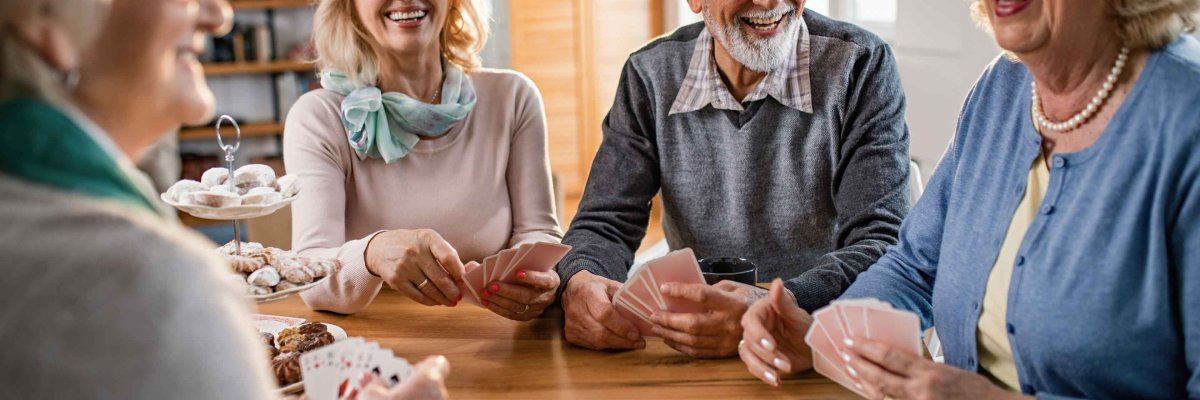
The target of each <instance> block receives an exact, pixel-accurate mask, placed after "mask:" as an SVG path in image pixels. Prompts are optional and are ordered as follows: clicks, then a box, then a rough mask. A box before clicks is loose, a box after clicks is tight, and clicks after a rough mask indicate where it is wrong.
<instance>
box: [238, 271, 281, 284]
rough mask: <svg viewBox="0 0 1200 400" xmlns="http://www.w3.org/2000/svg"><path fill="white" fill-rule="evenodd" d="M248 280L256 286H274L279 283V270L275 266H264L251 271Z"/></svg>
mask: <svg viewBox="0 0 1200 400" xmlns="http://www.w3.org/2000/svg"><path fill="white" fill-rule="evenodd" d="M246 282H247V283H249V284H251V285H254V286H272V287H274V286H275V285H278V284H279V270H276V269H275V267H269V266H268V267H263V268H259V269H258V270H257V271H254V272H251V273H250V276H249V277H247V278H246Z"/></svg>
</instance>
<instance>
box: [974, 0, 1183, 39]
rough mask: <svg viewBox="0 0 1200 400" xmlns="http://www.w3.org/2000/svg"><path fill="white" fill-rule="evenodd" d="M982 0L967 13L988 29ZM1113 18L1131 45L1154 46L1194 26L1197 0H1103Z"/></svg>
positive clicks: (1119, 31) (1120, 33) (988, 23)
mask: <svg viewBox="0 0 1200 400" xmlns="http://www.w3.org/2000/svg"><path fill="white" fill-rule="evenodd" d="M983 1H985V0H975V2H974V3H973V4H971V17H972V18H974V19H975V23H977V24H979V26H980V27H982V28H983V29H984V30H986V31H988V32H989V33H990V32H991V31H992V26H991V20H990V19H988V16H987V12H986V11H985V10H984V8H983V7H984V4H983ZM1105 3H1106V4H1107V5H1108V6H1109V9H1110V10H1111V12H1112V14H1113V16H1114V17H1115V18H1116V19H1117V26H1118V27H1119V28H1118V29H1119V30H1118V32H1117V34H1118V36H1119V37H1120V38H1121V40H1122V41H1123V42H1124V43H1125V45H1126V46H1129V48H1131V49H1150V50H1154V49H1158V48H1159V47H1162V46H1165V45H1167V44H1169V43H1171V42H1172V41H1174V40H1175V39H1176V38H1178V37H1179V35H1181V34H1183V33H1184V32H1191V31H1193V30H1195V29H1196V12H1197V10H1200V0H1105Z"/></svg>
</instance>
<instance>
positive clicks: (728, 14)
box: [558, 0, 909, 357]
mask: <svg viewBox="0 0 1200 400" xmlns="http://www.w3.org/2000/svg"><path fill="white" fill-rule="evenodd" d="M689 4H690V6H691V9H692V11H694V12H697V13H701V14H702V15H703V17H704V22H703V23H697V24H693V25H689V26H685V27H682V28H680V29H679V30H677V31H675V32H674V33H672V34H670V35H669V36H665V37H662V38H659V39H657V40H654V41H653V42H651V43H650V44H648V45H646V46H645V47H643V48H642V49H640V50H638V51H637V52H634V53H633V54H632V55H630V57H629V60H628V61H627V62H626V63H625V67H624V71H623V73H622V76H621V81H620V86H619V87H618V88H617V94H616V99H615V101H614V103H613V106H612V109H611V110H610V111H609V113H608V116H607V117H606V118H605V120H604V125H603V130H604V141H603V143H602V144H601V146H600V149H599V152H598V153H597V154H596V157H595V160H594V161H593V164H592V170H591V175H590V177H589V179H588V183H587V187H586V189H585V191H584V194H583V199H582V201H581V203H580V206H579V213H578V214H577V215H576V217H575V220H574V221H573V222H572V223H571V227H570V230H569V231H568V233H567V235H566V237H565V238H564V239H563V243H565V244H569V245H571V246H573V247H574V250H573V251H572V252H571V253H569V254H568V255H567V256H566V257H565V258H564V259H563V260H562V261H561V262H560V263H559V264H558V272H559V274H560V276H561V278H562V282H566V284H565V285H562V286H561V287H562V289H560V291H561V293H560V299H561V302H562V305H563V309H564V312H565V318H566V326H565V334H566V339H567V340H568V341H569V342H571V343H574V344H576V345H579V346H582V347H586V348H590V349H596V350H600V349H633V348H641V347H643V346H645V342H644V341H643V340H642V337H641V335H640V334H639V333H638V331H637V329H636V328H634V326H633V325H632V324H631V323H630V322H629V321H627V320H625V319H622V318H621V316H619V315H618V314H617V313H616V310H615V309H614V307H613V305H612V296H613V294H614V293H615V291H616V289H617V288H618V287H619V285H620V283H618V281H624V280H625V277H626V276H627V274H628V269H629V267H630V264H631V263H632V261H633V258H634V251H635V250H636V249H637V248H638V246H639V244H640V243H641V240H642V237H643V236H644V235H645V231H646V224H647V222H648V220H649V215H650V207H651V204H650V203H651V199H652V198H653V197H654V196H655V194H657V193H660V192H661V194H662V204H663V211H664V215H663V226H664V229H665V233H666V237H667V242H668V243H669V244H670V247H671V248H673V249H679V248H685V247H689V248H691V249H693V251H695V253H696V255H697V256H698V257H701V258H703V257H711V256H732V257H741V258H746V259H749V260H750V261H752V262H753V263H755V264H756V265H757V266H758V277H759V279H760V282H762V281H767V280H770V279H774V278H782V279H784V280H785V281H786V282H785V286H786V287H787V289H788V290H789V291H790V292H791V294H792V295H793V297H794V298H795V300H796V302H797V303H798V304H799V305H800V306H801V307H803V308H804V309H806V310H809V311H813V310H815V309H818V308H820V307H823V306H825V305H826V304H828V303H829V302H830V301H831V300H833V299H835V298H837V297H838V295H840V294H841V293H842V291H844V290H845V289H846V288H847V287H848V286H850V284H851V283H852V282H853V281H854V279H855V277H856V276H857V275H858V274H859V273H861V272H863V271H864V270H865V269H866V268H867V266H869V265H871V264H872V263H874V262H875V260H876V259H877V258H879V257H880V256H881V255H883V253H884V249H885V247H887V246H890V245H893V244H895V243H896V236H897V233H898V230H899V227H900V221H901V219H903V217H904V215H905V213H907V211H908V208H909V204H908V199H907V196H908V186H907V176H908V173H909V167H908V166H909V161H908V128H907V126H906V125H905V123H904V94H903V93H902V92H901V87H900V79H899V76H898V74H897V71H896V64H895V60H894V58H893V56H892V53H891V50H890V49H889V48H888V46H887V44H886V43H885V42H884V41H883V40H880V39H879V38H878V37H876V36H875V35H873V34H871V33H869V32H867V31H866V30H863V29H862V28H859V27H856V26H854V25H851V24H848V23H844V22H839V21H835V20H831V19H829V18H827V17H825V16H822V15H819V14H817V13H814V12H812V11H805V10H804V0H690V1H689ZM660 290H661V292H662V294H663V296H673V297H680V298H686V299H690V300H692V301H697V302H701V303H704V305H705V307H706V308H707V309H708V311H707V312H704V313H689V314H682V313H667V312H660V313H658V314H656V315H654V316H652V317H651V321H652V322H653V323H654V333H656V334H658V335H659V336H661V337H662V338H663V339H664V341H665V343H666V344H667V345H669V346H671V347H672V348H674V349H676V350H679V351H680V352H683V353H685V354H688V355H690V356H693V357H729V356H733V355H735V354H737V349H738V342H739V339H740V338H741V335H742V328H741V325H740V320H741V317H742V314H743V313H744V312H745V310H746V309H747V307H748V305H749V304H750V303H751V302H753V301H754V300H755V299H757V298H759V297H762V296H764V295H766V293H767V291H766V290H764V289H761V288H758V287H755V286H750V285H744V284H738V283H733V282H729V281H725V282H721V283H719V284H717V285H714V286H707V285H702V284H692V285H684V284H666V285H663V286H662V287H661V288H660Z"/></svg>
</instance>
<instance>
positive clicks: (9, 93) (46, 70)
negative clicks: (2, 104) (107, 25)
mask: <svg viewBox="0 0 1200 400" xmlns="http://www.w3.org/2000/svg"><path fill="white" fill-rule="evenodd" d="M109 4H110V2H109V0H0V100H6V99H11V98H16V97H32V98H37V99H40V100H46V101H51V102H60V101H62V100H63V99H65V97H66V95H67V86H68V84H69V81H70V80H71V79H76V80H77V79H78V76H77V75H74V72H73V71H58V70H56V69H55V68H54V67H53V66H51V65H50V64H49V63H47V62H46V60H45V59H44V58H43V57H42V56H41V55H39V54H38V51H37V49H33V48H30V45H29V43H27V42H26V41H25V39H24V38H23V37H22V36H21V35H18V34H17V33H16V32H15V29H17V27H16V23H17V22H18V21H19V20H20V19H22V18H28V17H30V16H33V15H37V14H41V15H46V16H49V17H51V18H53V19H54V20H55V21H56V22H57V23H58V24H59V25H60V26H61V27H62V28H63V29H64V31H65V32H66V34H67V36H68V39H70V40H71V42H72V43H73V44H75V45H76V46H77V50H79V51H80V52H82V51H83V50H84V49H86V48H87V47H88V46H89V45H90V43H91V41H92V40H94V39H95V37H96V35H97V34H98V33H99V31H100V26H101V21H103V20H104V16H106V15H107V11H108V5H109Z"/></svg>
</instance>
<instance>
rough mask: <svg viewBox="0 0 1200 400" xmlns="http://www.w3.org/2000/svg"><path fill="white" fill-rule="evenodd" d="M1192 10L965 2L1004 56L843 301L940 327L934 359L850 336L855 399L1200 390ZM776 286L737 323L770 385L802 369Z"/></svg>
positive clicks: (1199, 160)
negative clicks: (885, 308) (879, 304)
mask: <svg viewBox="0 0 1200 400" xmlns="http://www.w3.org/2000/svg"><path fill="white" fill-rule="evenodd" d="M1198 7H1200V2H1197V1H1195V0H1107V1H1102V2H1095V3H1094V4H1093V3H1091V2H1087V3H1081V2H1072V1H1067V0H977V1H976V2H975V4H974V11H975V15H976V19H977V20H978V21H979V22H980V24H981V25H983V26H984V27H985V28H988V29H989V30H990V31H992V32H993V33H994V35H995V38H996V41H997V42H998V44H999V45H1000V47H1001V48H1003V49H1004V50H1006V54H1005V55H1004V56H1002V57H999V58H997V59H996V60H995V62H993V63H992V64H991V65H990V66H989V67H988V69H987V70H986V71H984V73H983V76H982V77H980V79H979V81H978V82H977V83H976V85H975V87H974V89H972V91H971V93H970V95H969V96H968V98H967V100H966V103H965V105H964V107H963V111H962V114H961V116H960V119H959V123H958V127H957V133H956V136H955V138H954V141H953V143H951V145H950V147H949V149H948V150H947V151H946V154H945V156H944V157H943V159H942V161H941V163H940V164H939V165H938V168H937V171H936V172H935V173H934V175H933V178H932V180H931V181H930V183H929V188H928V190H927V191H926V192H925V195H924V197H922V198H921V200H920V201H919V202H918V203H917V204H916V206H915V208H914V209H913V210H912V212H911V213H910V214H909V216H908V219H907V220H905V221H904V224H903V226H902V228H901V233H900V243H899V244H898V245H897V246H895V247H893V248H891V249H889V251H888V252H887V254H886V255H884V256H883V257H882V258H881V259H880V260H879V262H878V263H876V264H875V265H874V266H872V267H871V268H870V269H869V270H868V271H867V272H865V273H863V274H862V275H861V276H859V277H858V279H857V281H856V282H855V283H854V284H853V285H852V286H851V287H850V288H849V289H848V291H847V292H846V293H845V294H844V295H843V297H842V298H844V299H850V298H878V299H881V300H883V301H886V302H888V303H890V304H892V305H893V306H894V307H896V308H900V309H905V310H908V311H912V312H915V313H916V314H918V315H919V316H920V317H921V320H922V323H923V326H924V327H926V328H927V327H930V326H932V325H935V324H936V327H937V331H938V335H939V336H940V337H941V339H942V344H943V346H944V347H943V349H944V353H945V360H946V364H947V365H941V364H935V363H933V362H932V361H929V360H926V359H924V358H919V357H913V356H907V355H905V353H903V352H901V351H897V349H892V348H889V347H888V346H886V345H884V344H881V343H876V342H871V341H868V340H865V339H862V338H852V340H850V341H848V342H847V347H848V351H847V353H848V354H846V355H845V358H847V359H848V360H849V362H848V363H847V365H848V367H847V371H846V372H847V374H849V375H850V376H852V377H854V379H855V380H856V382H857V383H856V384H857V385H861V386H862V390H863V391H864V392H865V393H867V394H869V395H871V397H875V398H884V397H890V398H897V399H899V398H968V397H970V398H980V397H997V398H1004V397H1023V396H1037V397H1046V398H1197V397H1200V155H1197V153H1198V152H1200V109H1198V108H1197V107H1200V42H1198V41H1197V40H1196V39H1195V38H1193V37H1191V36H1187V35H1183V34H1182V33H1183V32H1185V31H1189V30H1191V28H1192V27H1193V18H1194V17H1193V15H1194V14H1195V12H1196V11H1197V8H1198ZM935 282H936V284H935ZM774 290H775V291H776V292H779V291H781V290H782V289H780V288H778V287H776V288H775V289H774ZM787 298H788V296H786V295H785V294H783V293H775V294H774V295H772V296H771V297H769V298H767V299H763V300H760V301H759V302H758V303H756V304H754V306H753V307H752V308H751V310H750V311H749V312H747V314H746V315H745V318H743V320H742V324H743V326H744V328H745V330H744V336H743V343H744V345H743V346H742V347H741V357H742V359H743V360H744V361H745V362H746V365H747V367H748V368H749V370H750V371H751V372H752V373H753V374H754V375H756V376H758V377H759V378H760V379H763V380H764V381H767V382H768V383H771V384H778V382H779V377H780V374H786V373H790V372H793V371H799V370H804V369H808V368H809V367H810V366H811V351H810V350H809V348H808V347H807V346H806V345H805V344H804V340H803V336H804V333H805V331H806V330H807V329H808V327H809V325H810V323H811V317H810V316H809V315H807V314H806V313H804V312H803V311H801V310H800V309H799V308H797V307H796V306H795V304H792V303H791V302H788V301H786V300H784V299H787Z"/></svg>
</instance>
